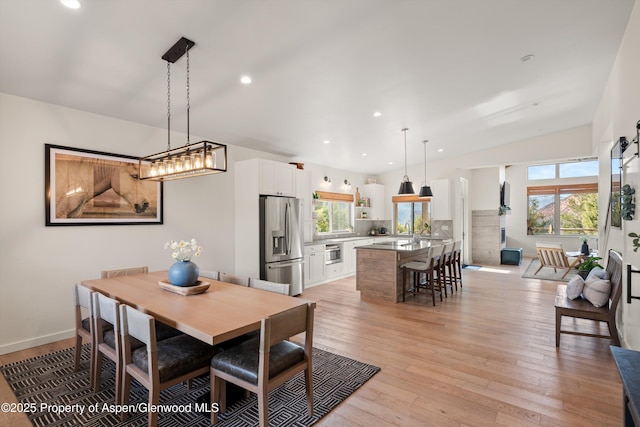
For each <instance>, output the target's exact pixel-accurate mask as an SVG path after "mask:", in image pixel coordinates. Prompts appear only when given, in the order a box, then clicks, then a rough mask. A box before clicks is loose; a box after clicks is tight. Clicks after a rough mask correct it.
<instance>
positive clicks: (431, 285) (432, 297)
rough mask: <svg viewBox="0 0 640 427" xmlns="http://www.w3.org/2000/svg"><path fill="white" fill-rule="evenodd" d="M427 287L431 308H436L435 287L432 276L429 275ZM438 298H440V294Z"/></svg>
mask: <svg viewBox="0 0 640 427" xmlns="http://www.w3.org/2000/svg"><path fill="white" fill-rule="evenodd" d="M429 286H430V287H431V300H432V301H433V306H434V307H435V306H436V287H435V285H434V283H433V274H429ZM440 297H442V292H441V293H440Z"/></svg>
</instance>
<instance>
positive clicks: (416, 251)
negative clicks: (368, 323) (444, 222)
mask: <svg viewBox="0 0 640 427" xmlns="http://www.w3.org/2000/svg"><path fill="white" fill-rule="evenodd" d="M430 246H431V242H430V241H424V240H423V241H420V242H417V243H414V242H413V241H411V240H395V241H392V242H381V243H377V244H373V245H366V246H358V247H356V290H359V291H360V297H361V298H364V299H376V300H382V301H390V302H400V301H402V269H401V268H400V266H401V265H403V264H406V263H407V262H411V261H415V260H418V259H426V258H427V251H428V250H429V247H430Z"/></svg>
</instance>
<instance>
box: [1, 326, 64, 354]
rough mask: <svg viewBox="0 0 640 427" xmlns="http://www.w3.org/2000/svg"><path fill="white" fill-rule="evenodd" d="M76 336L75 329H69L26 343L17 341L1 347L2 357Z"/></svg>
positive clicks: (31, 339) (26, 341)
mask: <svg viewBox="0 0 640 427" xmlns="http://www.w3.org/2000/svg"><path fill="white" fill-rule="evenodd" d="M74 334H75V329H69V330H67V331H62V332H57V333H55V334H50V335H43V336H40V337H35V338H30V339H27V340H24V341H17V342H12V343H9V344H2V345H0V355H2V354H8V353H13V352H14V351H20V350H25V349H27V348H31V347H37V346H39V345H43V344H49V343H52V342H56V341H60V340H64V339H67V338H71V337H73V336H74Z"/></svg>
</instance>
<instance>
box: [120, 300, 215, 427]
mask: <svg viewBox="0 0 640 427" xmlns="http://www.w3.org/2000/svg"><path fill="white" fill-rule="evenodd" d="M120 337H121V340H122V351H123V366H122V373H123V378H122V396H121V402H122V404H123V405H128V404H129V394H130V391H131V379H132V378H135V379H136V380H137V381H138V382H139V383H140V384H141V385H142V386H144V387H145V388H146V389H147V390H148V391H149V405H158V404H159V402H160V390H163V389H165V388H168V387H171V386H174V385H176V384H179V383H182V382H185V381H187V380H190V379H192V378H195V377H198V376H200V375H203V374H206V373H207V372H208V371H209V364H210V362H211V358H212V357H213V356H214V355H215V354H216V352H217V351H218V350H217V348H216V347H213V346H210V345H208V344H206V343H204V342H202V341H200V340H198V339H196V338H193V337H191V336H189V335H184V334H183V335H179V336H177V337H172V338H168V339H166V340H163V341H157V339H156V328H155V320H154V318H153V317H152V316H149V315H147V314H145V313H143V312H141V311H139V310H137V309H135V308H133V307H129V306H128V305H124V304H121V305H120ZM133 338H135V339H137V340H139V341H141V342H142V343H143V344H144V346H143V347H140V348H138V349H135V350H134V349H132V345H131V342H132V339H133ZM126 418H127V413H126V412H124V411H123V412H122V414H121V420H122V421H125V420H126ZM157 424H158V412H157V411H149V418H148V425H149V426H150V427H153V426H157Z"/></svg>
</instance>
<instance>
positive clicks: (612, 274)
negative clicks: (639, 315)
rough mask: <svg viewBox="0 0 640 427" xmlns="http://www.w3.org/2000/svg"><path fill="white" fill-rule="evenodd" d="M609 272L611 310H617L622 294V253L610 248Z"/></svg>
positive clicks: (613, 311)
mask: <svg viewBox="0 0 640 427" xmlns="http://www.w3.org/2000/svg"><path fill="white" fill-rule="evenodd" d="M606 269H607V272H608V273H609V281H610V282H611V294H610V296H609V298H610V299H611V305H610V306H609V310H610V312H612V313H614V316H615V312H616V308H617V307H618V303H619V302H620V297H621V295H622V256H621V255H620V253H618V252H616V251H614V250H609V259H608V260H607V268H606Z"/></svg>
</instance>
